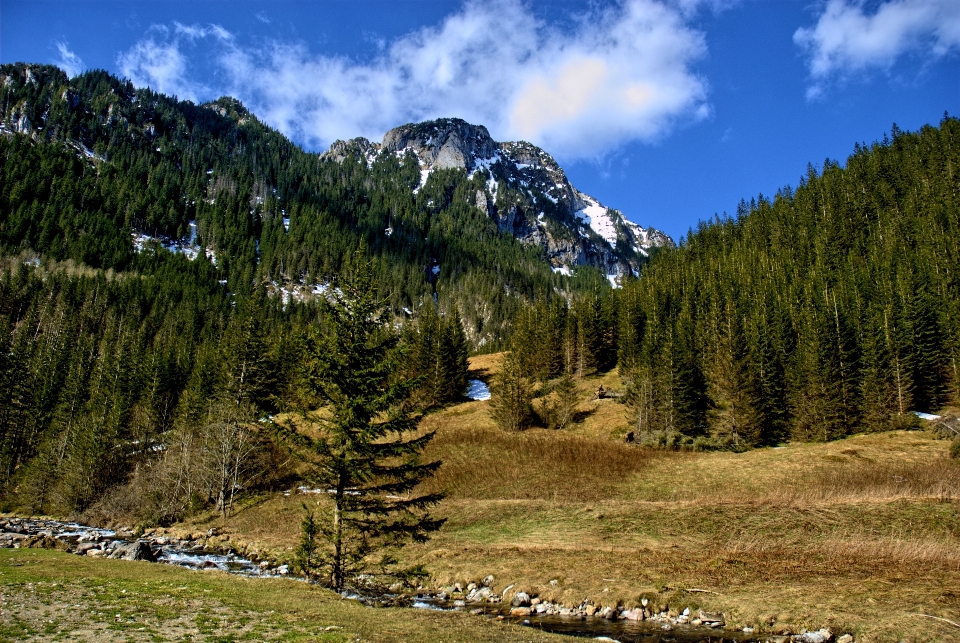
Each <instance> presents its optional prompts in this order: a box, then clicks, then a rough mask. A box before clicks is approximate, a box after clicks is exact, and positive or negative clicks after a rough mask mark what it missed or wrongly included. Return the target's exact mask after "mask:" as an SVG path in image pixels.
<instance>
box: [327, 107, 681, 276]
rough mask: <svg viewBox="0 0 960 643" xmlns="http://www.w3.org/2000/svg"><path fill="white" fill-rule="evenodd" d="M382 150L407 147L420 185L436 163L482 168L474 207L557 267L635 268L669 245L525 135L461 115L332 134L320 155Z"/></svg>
mask: <svg viewBox="0 0 960 643" xmlns="http://www.w3.org/2000/svg"><path fill="white" fill-rule="evenodd" d="M382 154H394V155H396V156H398V157H400V158H404V157H406V155H408V154H412V155H413V156H414V157H415V158H416V161H417V163H418V165H419V167H420V173H421V181H420V187H423V186H424V185H425V184H426V182H427V181H428V180H429V178H430V175H431V173H432V172H433V171H435V170H444V169H462V170H464V171H465V172H466V173H467V175H468V176H469V177H471V178H472V177H473V176H474V175H475V173H477V172H482V173H484V175H485V176H486V178H487V181H486V187H485V188H484V189H483V190H477V193H476V195H475V200H474V204H475V205H476V207H477V208H479V209H480V210H481V211H483V212H484V213H486V214H487V215H488V216H489V217H490V218H491V219H493V220H494V221H495V222H496V224H497V227H498V228H499V229H500V230H501V232H505V233H509V234H512V235H513V236H515V237H516V238H517V239H519V240H520V241H521V242H522V243H524V244H527V245H533V246H539V247H541V248H543V250H544V252H545V253H546V256H547V258H548V259H549V261H550V264H551V266H552V267H553V269H554V270H555V271H557V272H562V273H565V274H569V270H570V268H571V267H573V266H582V265H591V266H596V267H598V268H600V269H602V270H604V271H606V273H607V274H608V275H611V276H616V275H629V274H636V273H637V272H638V270H639V267H640V265H641V263H642V262H643V261H644V259H645V258H646V257H648V256H649V254H650V252H651V250H653V249H654V248H660V247H673V246H674V243H673V240H672V239H671V238H670V237H669V236H667V235H666V234H664V233H662V232H660V231H659V230H656V229H654V228H642V227H640V226H639V225H637V224H635V223H633V222H631V221H628V220H627V219H626V218H625V217H624V216H623V213H622V212H620V211H619V210H614V209H611V208H607V207H605V206H603V205H602V204H601V203H600V202H599V201H598V200H597V199H595V198H593V197H591V196H590V195H588V194H585V193H583V192H581V191H580V190H578V189H576V188H575V187H574V186H573V185H571V184H570V181H569V180H568V179H567V176H566V174H565V173H564V171H563V168H561V167H560V166H559V165H558V164H557V162H556V161H555V160H554V158H553V157H552V156H550V155H549V154H548V153H546V152H545V151H543V150H542V149H540V148H539V147H537V146H535V145H532V144H530V143H527V142H525V141H518V142H508V143H498V142H496V141H494V140H493V139H492V138H491V137H490V133H489V132H488V131H487V128H486V127H484V126H482V125H471V124H469V123H467V122H465V121H463V120H460V119H458V118H442V119H438V120H434V121H426V122H423V123H410V124H407V125H401V126H400V127H396V128H394V129H392V130H390V131H389V132H387V133H386V134H385V135H384V137H383V141H382V142H380V143H374V142H371V141H369V140H367V139H365V138H354V139H351V140H349V141H336V142H334V143H333V145H332V146H331V147H330V149H329V150H328V151H327V152H326V153H325V154H324V156H325V157H326V158H330V159H333V160H336V161H338V162H342V161H343V160H345V159H346V158H348V157H349V156H356V157H359V158H361V159H366V161H367V164H368V165H372V164H373V162H374V160H376V158H377V157H378V156H380V155H382ZM417 189H420V188H417Z"/></svg>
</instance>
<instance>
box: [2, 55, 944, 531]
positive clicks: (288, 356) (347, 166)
mask: <svg viewBox="0 0 960 643" xmlns="http://www.w3.org/2000/svg"><path fill="white" fill-rule="evenodd" d="M0 83H2V87H0V103H2V109H3V114H2V119H3V122H4V123H5V124H6V125H5V129H4V130H3V131H2V132H0V253H2V266H0V346H2V350H0V467H2V477H0V507H3V508H19V509H23V510H27V511H30V512H34V513H40V512H51V513H52V512H68V513H69V512H82V511H87V512H95V511H105V512H106V511H124V512H128V513H134V514H137V515H140V516H143V517H145V518H147V519H149V520H154V521H158V522H165V521H172V520H176V519H178V518H179V517H182V516H183V515H185V514H187V513H189V512H191V511H193V510H195V509H197V508H199V507H216V508H217V509H219V510H220V511H223V512H224V513H226V512H229V511H230V509H231V506H232V503H233V502H234V494H235V493H236V492H237V491H238V490H244V489H252V488H270V487H276V486H279V485H282V484H287V483H288V482H289V481H288V480H286V479H285V478H284V476H287V475H291V474H290V471H289V470H287V469H285V468H284V467H282V466H278V463H279V462H280V461H281V460H282V459H283V457H284V456H283V453H282V445H279V444H277V443H276V441H275V440H274V439H273V436H272V434H271V432H270V431H269V429H268V427H269V425H270V419H271V418H272V417H273V415H275V414H277V413H281V412H284V411H289V410H291V409H293V408H297V406H298V405H302V404H304V403H305V401H304V399H303V394H302V386H301V384H302V376H303V373H302V371H303V369H302V367H301V365H302V363H303V361H304V354H305V350H306V349H305V346H306V345H308V344H309V333H308V330H309V329H310V328H311V327H318V328H323V327H324V324H325V323H326V322H325V313H324V306H323V296H322V292H323V289H325V288H336V287H337V283H338V279H340V275H341V274H342V273H343V270H344V269H345V266H346V260H347V258H348V257H349V256H351V254H352V253H353V252H355V251H356V250H357V248H358V247H359V248H364V252H366V254H367V256H368V257H369V258H370V259H371V261H372V264H371V265H372V269H373V274H374V281H375V282H376V284H377V286H378V292H379V294H380V296H381V297H382V299H383V306H384V308H385V309H386V310H387V311H389V317H390V319H391V320H392V321H391V322H390V324H389V327H390V328H391V329H392V330H393V331H395V332H396V333H397V334H398V335H399V341H400V343H401V344H402V345H403V346H404V348H403V350H405V351H406V355H407V356H408V358H407V359H406V360H404V369H403V372H402V374H401V375H400V376H401V377H403V378H405V379H409V380H416V381H417V382H419V384H418V388H417V389H416V391H414V392H413V394H412V399H413V400H415V401H416V403H417V405H419V406H420V407H421V408H430V407H436V406H440V405H444V404H447V403H450V402H453V401H456V400H458V399H461V397H462V396H463V394H464V389H465V385H466V357H467V354H468V352H469V351H471V350H473V351H478V350H495V349H500V348H507V349H510V353H509V358H508V359H507V360H505V361H504V368H503V370H502V377H501V380H502V382H501V384H502V386H503V389H502V390H506V388H507V387H510V390H511V391H513V397H512V398H511V399H515V400H516V404H517V406H516V408H512V409H511V408H506V407H504V405H503V403H502V402H501V403H500V406H501V407H503V409H502V410H503V411H504V417H508V418H510V419H509V423H508V424H509V426H510V427H511V428H513V429H521V428H524V427H525V426H528V425H529V424H530V423H531V422H534V421H535V420H536V418H535V417H534V415H535V413H534V411H535V409H534V407H533V406H532V405H531V401H532V399H533V397H534V396H535V395H539V394H542V393H543V392H545V391H546V390H549V389H551V388H552V389H555V390H558V391H560V390H564V389H569V382H566V384H563V385H562V386H559V387H558V386H557V384H558V382H557V380H558V378H561V379H562V376H564V375H565V374H570V375H573V376H574V377H583V376H584V375H587V374H590V373H595V372H603V371H608V370H610V369H612V368H618V369H619V373H620V375H621V378H622V381H623V398H622V401H623V402H624V404H625V411H626V412H627V413H628V416H629V418H630V421H631V423H632V425H633V430H634V431H635V432H636V435H637V437H638V440H639V441H641V442H644V443H648V444H655V445H662V446H671V447H689V448H734V449H743V448H750V447H753V446H761V445H772V444H778V443H781V442H784V441H787V440H805V441H810V440H815V441H822V440H831V439H835V438H839V437H843V436H845V435H848V434H851V433H854V432H861V431H879V430H885V429H890V428H896V427H908V426H910V425H911V424H912V423H913V422H915V419H914V418H915V416H914V415H913V413H912V412H913V411H933V410H936V409H938V408H940V407H941V406H943V405H945V404H948V403H951V402H955V401H957V396H958V388H960V376H958V371H957V356H958V352H960V280H958V274H957V270H958V268H957V266H958V265H960V197H958V195H957V191H958V187H960V176H958V174H960V121H958V120H957V119H955V118H950V117H947V116H945V117H944V119H943V120H942V121H941V122H940V123H939V125H938V126H936V127H934V126H928V127H925V128H923V129H922V130H921V131H919V132H916V133H907V132H901V131H899V130H897V129H896V127H895V126H894V127H893V130H892V132H891V133H890V135H889V137H888V138H884V140H882V141H881V142H876V143H873V144H869V145H857V146H855V148H854V151H853V154H852V155H851V156H850V157H849V158H848V159H847V160H846V162H845V163H844V164H843V166H841V165H840V164H839V163H838V162H836V161H832V160H827V161H824V163H823V165H822V167H820V168H814V167H813V166H810V167H809V168H808V171H807V173H806V175H805V176H804V177H803V178H802V179H801V181H800V182H799V184H798V185H797V186H796V187H795V188H790V187H785V188H783V189H781V190H780V191H779V192H778V193H777V194H776V195H775V196H773V197H766V196H762V195H760V196H757V197H756V198H753V199H751V200H750V201H749V202H746V201H743V202H741V204H740V205H739V207H738V209H737V212H736V216H734V217H729V216H726V215H725V216H723V217H715V218H714V219H713V220H710V221H705V222H703V223H701V224H700V225H699V226H698V228H697V229H696V230H691V231H690V233H689V234H688V236H687V237H686V238H685V239H684V240H683V241H682V242H681V243H680V244H679V245H678V247H677V248H675V249H664V250H662V251H660V252H658V253H657V254H655V255H654V256H653V257H652V259H651V261H650V262H649V263H647V264H646V265H645V266H644V268H643V271H642V273H641V275H640V276H639V278H634V279H627V280H626V281H625V282H624V283H623V284H622V287H621V288H618V289H612V288H611V287H610V286H609V284H608V282H607V281H606V279H605V278H604V276H603V275H602V274H600V273H599V272H598V271H596V270H595V269H591V268H588V267H584V268H582V269H578V270H576V271H575V274H574V275H573V276H572V277H566V276H563V275H560V274H556V273H554V272H552V271H551V269H550V266H549V264H548V263H546V262H545V261H544V260H543V258H542V257H541V256H539V255H538V251H537V250H535V249H531V248H529V247H525V246H523V245H521V244H520V243H519V242H518V241H517V240H516V239H514V238H513V237H512V236H510V235H508V234H504V233H501V232H500V231H499V230H498V228H497V226H496V224H495V223H493V222H492V221H491V220H490V219H489V218H488V217H487V216H486V215H485V214H484V213H483V212H481V211H480V210H479V209H478V208H476V207H475V206H474V205H472V203H471V201H470V199H469V195H471V194H475V193H476V191H477V189H478V187H479V186H481V185H482V183H483V182H484V181H485V180H486V177H485V176H484V175H483V174H482V173H478V174H477V175H476V176H475V178H474V179H469V178H467V175H466V173H465V172H463V171H457V170H445V171H437V172H434V173H433V174H432V175H431V176H430V179H429V180H428V181H427V183H426V184H425V185H424V186H423V187H422V189H420V190H418V191H416V192H415V191H414V188H415V187H416V186H418V185H419V181H420V173H419V168H418V166H417V164H416V160H415V159H413V158H410V157H408V158H397V157H396V156H390V155H386V156H384V157H382V158H378V159H377V160H376V161H375V162H373V163H372V164H371V165H369V166H368V165H367V163H366V161H365V160H364V159H360V158H356V157H348V158H347V159H346V160H344V161H343V162H336V161H333V160H330V159H327V158H324V157H323V156H322V155H317V154H311V153H308V152H305V151H303V150H301V149H300V148H298V147H297V146H296V145H294V144H293V143H291V142H290V141H289V140H287V139H286V138H285V137H283V136H282V135H281V134H279V133H277V132H275V131H273V130H271V129H270V128H268V127H267V126H265V125H263V124H262V123H261V122H260V121H258V120H257V119H256V117H255V116H254V115H253V114H250V113H249V112H248V111H247V110H246V109H245V108H244V107H243V106H242V105H240V103H238V102H237V101H235V100H233V99H229V98H221V99H219V100H218V101H216V102H214V103H211V104H209V105H204V106H197V105H194V104H192V103H190V102H188V101H178V100H176V99H175V98H170V97H167V96H163V95H161V94H157V93H154V92H152V91H150V90H148V89H135V88H134V87H133V86H132V85H131V84H130V83H129V82H127V81H123V80H120V79H117V78H115V77H113V76H110V75H109V74H107V73H106V72H102V71H91V72H87V73H84V74H81V75H80V76H77V77H75V78H73V79H68V78H67V77H66V75H65V74H64V73H63V72H62V71H60V70H58V69H57V68H55V67H48V66H39V65H23V64H17V65H4V66H2V67H0ZM194 227H195V230H196V232H195V237H194V238H193V239H192V243H191V247H193V248H196V249H198V254H197V256H196V258H190V257H188V256H187V255H186V254H184V253H183V252H171V251H170V250H168V249H166V248H165V247H164V243H163V241H164V240H167V241H173V240H177V239H180V240H184V239H187V238H188V237H189V236H190V235H192V234H193V232H191V231H192V230H193V229H194ZM388 229H389V230H390V233H389V234H387V233H385V231H386V230H388ZM138 235H139V238H140V239H141V241H140V242H139V245H138V243H135V240H136V239H137V238H138ZM144 235H147V236H144ZM147 237H150V238H147ZM151 238H152V240H151ZM435 268H436V270H435ZM314 287H317V288H318V292H320V293H321V294H320V296H319V297H311V296H304V294H303V293H304V292H305V291H306V292H307V293H309V291H310V289H311V288H314ZM561 397H562V396H561ZM562 406H563V404H562V400H561V403H560V405H559V406H558V407H556V408H554V409H552V410H551V411H550V412H549V413H546V412H543V409H541V412H540V414H541V415H543V416H550V418H552V419H550V418H545V417H541V418H540V420H542V421H543V422H544V423H545V424H549V425H554V426H562V425H564V424H565V423H566V422H567V420H566V419H563V418H566V417H567V416H568V415H569V405H568V407H567V408H566V410H563V409H561V408H560V407H562ZM498 412H499V411H498ZM557 418H561V419H557ZM230 463H233V464H230Z"/></svg>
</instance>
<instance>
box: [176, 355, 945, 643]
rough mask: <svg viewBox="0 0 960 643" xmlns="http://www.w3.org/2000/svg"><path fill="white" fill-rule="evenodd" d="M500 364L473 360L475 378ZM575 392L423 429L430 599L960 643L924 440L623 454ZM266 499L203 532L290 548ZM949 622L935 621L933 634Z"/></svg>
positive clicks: (894, 435) (250, 544) (290, 504)
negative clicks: (523, 603) (430, 510)
mask: <svg viewBox="0 0 960 643" xmlns="http://www.w3.org/2000/svg"><path fill="white" fill-rule="evenodd" d="M496 364H497V357H496V356H480V357H476V358H473V360H472V362H471V366H472V369H473V371H474V374H477V375H480V376H482V377H483V378H484V379H488V378H489V377H490V376H491V375H492V374H493V373H494V372H495V370H496ZM601 382H602V383H603V385H604V387H605V388H606V389H608V390H610V389H616V388H618V386H619V380H618V378H617V376H616V374H615V373H609V374H605V375H603V376H602V377H594V378H587V379H586V380H585V381H583V382H582V383H581V392H582V400H583V401H582V403H581V405H580V409H579V410H580V417H581V421H580V422H579V423H577V424H575V425H574V426H573V427H572V428H570V429H567V430H564V431H551V430H547V429H539V428H534V429H530V430H528V431H525V432H522V433H516V434H507V433H504V432H502V431H500V430H499V429H497V428H496V427H495V426H494V425H493V423H492V421H491V420H490V417H489V414H488V411H487V405H488V403H487V402H467V403H463V404H459V405H456V406H453V407H450V408H447V409H445V410H443V411H441V412H438V413H435V414H432V415H430V416H428V417H427V418H426V420H425V421H424V423H423V427H424V429H425V430H435V431H436V438H435V439H434V441H433V442H432V443H431V446H430V450H429V456H431V457H435V458H439V459H441V460H443V463H444V464H443V467H442V468H441V469H440V471H439V473H438V474H437V475H436V476H435V477H434V478H433V479H432V480H431V481H429V482H428V483H426V485H425V489H424V490H425V491H427V490H429V491H433V490H441V489H442V490H444V491H446V492H447V494H448V496H447V499H446V500H445V501H444V502H443V503H442V504H441V505H440V507H439V509H438V513H439V514H441V515H443V516H445V517H446V518H447V523H446V525H445V526H444V528H443V529H442V530H441V532H439V534H437V535H436V536H435V537H434V538H433V539H432V540H431V541H430V542H429V543H427V544H425V545H416V546H409V547H407V548H406V549H405V550H404V551H403V556H404V558H405V561H406V562H409V563H423V564H425V565H426V567H427V569H428V570H429V571H430V573H431V574H432V578H431V584H432V585H433V586H434V587H442V586H445V585H449V584H452V583H454V582H458V581H459V582H469V581H471V580H477V579H479V578H482V577H484V576H486V575H487V574H493V575H494V576H495V578H496V581H495V583H494V586H495V588H496V589H498V590H502V589H503V588H505V587H507V586H510V585H513V588H512V589H511V590H510V592H514V591H517V590H519V589H524V590H527V591H529V592H533V593H537V594H540V595H541V596H543V597H544V598H547V599H550V600H562V601H564V602H565V603H567V604H574V603H577V604H578V603H580V602H581V601H583V600H584V599H590V600H592V601H593V602H594V603H595V604H602V605H614V604H617V603H621V604H624V605H627V606H631V605H635V604H637V603H638V601H639V599H640V597H641V595H643V596H647V597H651V598H655V599H656V600H657V601H659V602H661V603H668V604H669V605H670V606H671V607H677V608H681V609H682V608H683V607H684V606H688V605H690V606H699V607H702V608H704V609H708V610H718V611H723V612H725V613H726V615H727V620H728V623H729V624H731V625H736V626H738V627H743V626H747V625H750V626H753V627H755V628H759V629H760V631H762V632H779V631H786V630H789V631H792V632H798V631H800V630H801V629H802V628H809V629H817V628H819V627H823V626H827V627H831V628H833V630H834V631H835V632H850V633H852V634H854V635H855V637H856V640H857V641H862V642H869V641H909V642H914V641H947V640H958V641H960V626H955V625H951V624H950V623H948V622H947V621H952V622H953V623H960V461H957V460H955V459H950V458H949V457H948V446H949V443H948V442H947V441H944V440H939V439H937V438H936V437H935V436H934V435H933V434H932V433H931V432H927V431H912V432H903V431H899V432H890V433H881V434H870V435H856V436H853V437H850V438H848V439H845V440H840V441H837V442H832V443H827V444H789V445H786V446H783V447H778V448H766V449H758V450H755V451H750V452H747V453H740V454H736V453H727V452H721V453H692V452H663V451H652V450H646V449H642V448H639V447H636V446H634V445H631V444H626V443H625V442H624V441H623V437H622V436H623V435H625V433H626V432H627V431H628V430H629V425H628V421H627V416H626V413H625V407H623V406H622V405H621V404H619V403H617V402H616V401H614V400H607V399H604V400H596V399H591V398H595V396H594V395H593V392H594V391H595V390H596V388H597V386H598V384H599V383H601ZM304 501H306V502H308V503H309V502H316V497H315V496H303V495H299V496H298V495H293V496H290V497H283V496H281V495H279V494H278V495H271V496H264V497H261V498H258V499H256V500H254V501H252V502H249V503H248V504H246V505H245V506H244V507H243V508H242V509H241V510H240V511H238V512H237V513H236V514H235V515H234V516H233V517H232V518H230V519H228V520H227V521H225V522H224V521H221V520H220V519H219V518H218V517H210V518H208V519H203V520H198V521H195V522H194V523H191V524H185V525H179V526H177V527H175V528H173V530H174V531H181V532H182V531H190V530H193V531H194V532H195V533H196V532H197V531H200V530H206V529H207V528H209V527H210V526H219V527H222V528H223V529H224V530H225V533H226V534H227V536H226V537H228V538H230V539H231V542H233V543H235V544H237V545H239V546H242V547H247V548H250V549H257V550H258V551H261V552H263V551H269V552H271V553H272V554H273V555H275V556H277V557H281V558H282V557H285V556H289V555H290V554H291V552H292V550H293V548H294V547H295V545H296V542H297V539H298V536H299V534H298V529H299V522H300V516H301V513H302V509H301V503H302V502H304ZM944 619H945V620H944Z"/></svg>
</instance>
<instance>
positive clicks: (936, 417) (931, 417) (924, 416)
mask: <svg viewBox="0 0 960 643" xmlns="http://www.w3.org/2000/svg"><path fill="white" fill-rule="evenodd" d="M913 414H914V415H916V416H917V417H918V418H920V419H921V420H930V421H932V420H939V419H940V416H939V415H933V414H931V413H924V412H922V411H914V412H913Z"/></svg>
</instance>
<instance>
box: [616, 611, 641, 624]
mask: <svg viewBox="0 0 960 643" xmlns="http://www.w3.org/2000/svg"><path fill="white" fill-rule="evenodd" d="M620 618H623V619H626V620H628V621H642V620H643V610H642V609H634V610H626V611H624V612H623V613H622V614H621V615H620Z"/></svg>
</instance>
